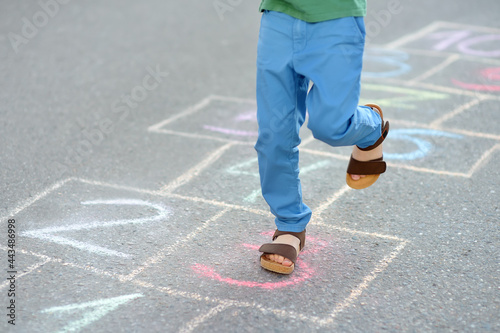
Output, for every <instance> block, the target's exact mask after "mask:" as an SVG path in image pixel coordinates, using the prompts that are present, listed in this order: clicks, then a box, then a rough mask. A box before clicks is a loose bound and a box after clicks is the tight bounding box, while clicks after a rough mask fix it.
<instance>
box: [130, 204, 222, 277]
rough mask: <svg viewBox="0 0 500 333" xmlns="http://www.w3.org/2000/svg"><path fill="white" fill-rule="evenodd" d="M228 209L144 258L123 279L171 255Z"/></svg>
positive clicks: (134, 275)
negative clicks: (139, 264)
mask: <svg viewBox="0 0 500 333" xmlns="http://www.w3.org/2000/svg"><path fill="white" fill-rule="evenodd" d="M229 210H230V209H229V208H225V209H223V210H221V211H220V212H218V213H217V214H215V215H214V216H212V217H211V218H210V219H209V220H207V221H206V222H205V223H203V224H202V225H200V226H199V227H198V228H196V229H195V230H194V231H192V232H191V233H189V234H188V235H187V236H186V237H184V238H183V239H180V240H177V241H176V242H175V243H174V244H172V245H169V246H166V247H164V248H162V249H161V250H160V251H158V252H157V253H156V254H155V255H154V256H152V257H150V258H148V259H146V260H145V261H144V264H143V265H141V266H140V267H138V268H137V269H135V270H133V271H132V272H131V273H130V274H128V275H127V276H126V277H124V280H132V279H134V278H135V277H136V276H137V275H138V274H140V273H141V272H143V271H144V270H145V269H146V268H148V267H149V266H151V265H154V264H156V263H158V262H159V261H160V260H162V259H163V258H165V257H166V256H168V255H171V254H173V253H175V252H176V251H178V250H180V249H181V248H183V247H184V246H186V245H187V244H188V242H189V241H191V240H192V239H193V238H194V237H195V236H197V235H198V234H199V233H201V232H202V231H203V230H205V229H206V228H208V227H209V226H211V225H212V224H213V223H214V222H216V221H217V220H218V219H220V218H221V217H222V216H223V215H225V214H226V213H227V212H228V211H229Z"/></svg>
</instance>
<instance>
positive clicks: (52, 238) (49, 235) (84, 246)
mask: <svg viewBox="0 0 500 333" xmlns="http://www.w3.org/2000/svg"><path fill="white" fill-rule="evenodd" d="M81 204H82V205H90V206H92V205H117V206H145V207H150V208H153V209H155V210H156V212H157V214H156V215H154V216H148V217H142V218H137V219H124V220H111V221H92V222H86V223H79V224H71V225H65V226H55V227H48V228H43V229H36V230H29V231H25V232H22V233H21V235H22V236H26V237H31V238H38V239H41V240H45V241H48V242H53V243H57V244H61V245H68V246H72V247H75V248H77V249H79V250H83V251H87V252H90V253H94V254H98V255H103V256H117V257H122V258H130V257H131V255H130V254H127V253H123V252H119V251H115V250H111V249H108V248H105V247H101V246H98V245H94V244H90V243H87V242H81V241H77V240H75V239H70V238H67V237H61V236H57V235H54V234H56V233H60V232H65V231H66V232H67V231H80V230H90V229H96V228H109V227H114V226H117V225H125V224H142V223H146V222H155V221H161V220H165V219H167V218H168V216H169V215H170V210H169V209H168V208H167V207H165V206H163V205H162V204H155V203H150V202H147V201H144V200H135V199H112V200H92V201H84V202H81Z"/></svg>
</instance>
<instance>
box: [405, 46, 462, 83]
mask: <svg viewBox="0 0 500 333" xmlns="http://www.w3.org/2000/svg"><path fill="white" fill-rule="evenodd" d="M458 59H460V56H459V55H458V54H453V55H450V56H449V57H448V58H446V59H445V60H444V61H443V62H441V63H440V64H438V65H436V66H434V67H432V68H431V69H429V70H428V71H427V72H424V73H422V74H421V75H419V76H417V77H416V78H413V79H411V80H409V81H408V84H409V85H414V84H415V83H417V82H419V81H424V80H426V79H428V78H430V77H431V76H433V75H434V74H436V73H438V72H440V71H442V70H443V69H445V68H446V67H448V66H449V65H451V64H452V63H454V62H455V61H457V60H458Z"/></svg>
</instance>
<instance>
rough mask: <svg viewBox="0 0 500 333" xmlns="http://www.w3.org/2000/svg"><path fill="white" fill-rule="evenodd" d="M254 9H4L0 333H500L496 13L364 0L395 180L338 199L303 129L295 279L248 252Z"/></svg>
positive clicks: (123, 5) (178, 5) (173, 5)
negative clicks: (301, 224) (307, 218)
mask: <svg viewBox="0 0 500 333" xmlns="http://www.w3.org/2000/svg"><path fill="white" fill-rule="evenodd" d="M257 8H258V1H252V2H251V1H229V0H227V1H226V0H220V1H206V2H201V1H193V0H186V1H175V2H174V1H140V2H138V1H128V0H122V1H105V2H101V1H85V2H77V1H66V2H64V1H62V0H60V2H56V1H55V0H54V1H49V0H42V1H40V2H33V1H15V2H12V1H1V2H0V70H1V71H0V72H1V73H2V75H1V77H0V100H1V101H2V103H0V114H1V117H0V128H1V129H0V137H1V144H0V156H1V159H0V161H1V162H0V166H1V167H0V179H1V181H2V183H3V184H4V186H2V191H1V192H0V199H1V201H0V202H1V205H0V217H1V220H0V221H1V224H0V225H1V226H2V227H1V228H0V236H1V238H0V256H1V258H0V262H1V263H2V264H1V265H0V272H1V275H0V277H1V280H2V281H3V282H1V283H0V307H1V308H2V309H3V310H2V311H3V312H2V316H1V318H3V319H2V320H1V321H0V331H2V332H269V331H272V332H288V331H304V332H334V331H335V332H337V331H338V332H384V331H389V332H498V331H500V315H499V314H500V281H499V276H500V272H499V258H500V257H499V245H500V242H499V231H500V230H499V229H500V228H499V226H500V208H499V202H500V200H499V199H500V196H499V193H500V189H499V184H500V182H499V179H500V175H499V171H498V165H499V164H500V127H499V123H500V122H499V120H500V112H499V108H498V103H499V100H500V21H499V20H498V13H499V12H500V4H499V3H498V1H496V0H477V1H473V2H471V1H463V0H459V1H451V0H445V1H440V2H439V4H437V3H436V2H435V1H431V0H423V1H401V2H399V1H396V0H394V1H385V0H376V1H375V0H374V1H369V13H368V16H367V18H366V27H367V31H368V43H367V49H366V55H365V63H364V73H363V93H362V100H361V102H362V103H366V102H375V103H378V104H380V105H382V106H383V108H384V115H385V117H386V118H387V119H390V121H391V133H390V137H389V139H388V140H387V141H386V144H384V145H385V146H384V150H385V152H384V154H385V156H386V158H387V161H388V163H389V170H388V172H387V173H386V174H384V175H382V176H381V178H380V179H379V181H378V182H377V184H376V185H375V186H372V187H370V188H369V189H366V190H362V191H354V190H349V189H347V188H346V187H345V180H344V177H345V167H346V163H347V158H348V156H349V153H350V150H349V149H347V148H345V149H332V148H330V147H328V146H326V145H324V144H322V143H319V142H316V141H314V140H312V139H311V134H310V133H309V131H308V130H307V129H306V128H305V126H304V129H303V132H302V139H303V143H302V145H301V147H300V149H301V170H302V179H303V190H304V197H305V200H306V202H307V203H308V204H309V205H310V206H311V208H312V209H313V211H314V214H315V215H314V218H313V221H312V222H311V224H310V225H309V226H308V243H307V245H306V249H305V251H304V252H303V253H302V254H301V256H300V258H301V259H300V261H299V262H298V263H297V267H296V270H295V272H294V273H293V274H292V275H291V276H278V275H275V274H272V273H270V272H267V271H265V270H263V269H261V268H260V266H259V253H258V251H257V250H256V249H257V247H258V246H259V245H260V244H262V243H264V242H267V241H268V240H269V239H270V233H271V232H272V231H273V228H274V224H273V221H272V217H271V216H270V214H269V213H268V208H267V206H266V204H265V202H264V201H263V199H262V198H261V197H260V194H259V182H258V175H257V164H256V160H255V158H256V154H255V152H254V150H253V148H252V144H253V142H254V141H255V131H256V130H257V128H256V123H255V98H254V95H255V57H256V44H257V38H258V29H259V19H260V14H259V13H258V11H257ZM12 220H15V222H12ZM9 221H11V222H10V223H9ZM9 225H10V228H9ZM9 229H10V230H11V231H10V234H9ZM14 231H15V233H14ZM9 235H11V236H10V237H11V238H10V239H14V240H15V245H14V246H11V247H10V248H9V247H8V245H9ZM12 235H15V238H14V236H12ZM10 244H11V245H12V244H13V242H12V241H11V243H10ZM12 249H14V250H15V255H14V256H13V255H12V253H13V252H10V253H9V252H8V251H9V250H12ZM9 254H11V256H10V257H9ZM9 259H10V260H11V262H9ZM10 265H13V266H10ZM11 271H12V273H11ZM11 277H13V278H12V279H10V278H11ZM14 294H15V295H14ZM11 304H14V307H12V306H11ZM8 307H10V309H9V308H8ZM9 321H11V323H15V325H12V324H11V323H9Z"/></svg>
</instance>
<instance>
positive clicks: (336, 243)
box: [137, 210, 406, 323]
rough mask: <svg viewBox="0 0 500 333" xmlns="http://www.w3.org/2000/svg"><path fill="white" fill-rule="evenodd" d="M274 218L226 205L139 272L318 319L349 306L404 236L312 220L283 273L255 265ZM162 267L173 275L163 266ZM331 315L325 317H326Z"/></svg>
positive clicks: (163, 282) (177, 286) (168, 284)
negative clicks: (173, 250)
mask: <svg viewBox="0 0 500 333" xmlns="http://www.w3.org/2000/svg"><path fill="white" fill-rule="evenodd" d="M273 225H274V223H273V221H272V219H271V218H269V217H263V216H260V215H256V214H252V213H249V212H245V211H238V210H233V211H230V212H228V213H226V214H224V215H223V216H222V217H220V218H219V219H218V220H217V221H216V223H214V224H212V225H210V226H208V227H207V228H206V229H205V231H204V232H203V233H200V234H199V235H197V236H196V237H195V238H193V239H192V240H191V241H190V243H191V244H190V245H189V246H185V247H183V248H182V250H181V251H178V252H176V253H172V254H171V255H170V256H168V257H166V258H164V259H163V261H162V262H160V263H158V264H157V265H154V266H150V267H149V268H148V269H146V270H144V271H143V272H142V273H141V274H139V275H138V277H137V278H138V279H140V280H141V281H145V282H146V283H151V284H153V285H155V286H158V287H165V288H168V289H169V290H170V289H174V290H177V291H179V292H184V293H188V294H191V293H195V294H199V295H200V296H201V297H204V298H205V297H206V298H208V299H218V300H220V301H229V302H232V303H231V304H233V305H235V306H241V307H248V306H251V307H259V308H264V309H266V310H269V311H284V312H286V313H288V314H289V316H290V317H294V316H295V315H296V314H297V313H301V314H302V315H303V316H306V317H313V318H314V317H315V316H316V317H317V318H316V319H314V320H315V321H321V320H322V318H320V316H319V315H317V314H324V313H329V314H332V315H334V314H335V311H338V309H339V307H346V306H348V304H349V302H350V301H351V300H352V299H354V298H355V297H357V296H358V293H361V292H362V290H363V287H360V285H362V284H363V281H366V279H367V276H371V275H376V274H375V273H374V272H375V271H381V270H383V268H385V265H387V263H388V262H389V261H390V260H392V259H390V260H389V259H388V258H392V257H394V256H396V255H397V253H399V250H400V249H401V248H402V246H404V244H405V243H406V241H405V240H402V239H399V238H396V237H391V236H385V235H379V234H369V233H362V232H357V231H355V230H348V229H342V228H336V227H334V226H332V225H328V224H321V225H319V224H312V225H310V227H309V230H308V236H307V240H306V242H307V243H306V248H305V249H304V251H303V252H302V253H301V255H300V259H299V260H298V261H297V267H296V269H295V271H294V273H293V274H292V275H290V276H283V275H278V274H274V273H271V272H268V271H266V270H264V269H262V268H261V267H260V264H259V256H260V253H259V252H258V251H257V249H258V247H259V246H260V245H261V244H263V243H265V242H269V241H270V239H271V236H272V233H273V231H274V230H273ZM164 267H169V268H170V269H171V270H172V271H173V272H175V274H173V275H172V276H170V275H169V274H164V273H161V272H163V270H164ZM354 291H355V292H354ZM353 292H354V294H353ZM257 300H258V301H257ZM270 309H272V310H270ZM329 321H330V319H329V318H325V323H328V322H329Z"/></svg>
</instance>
